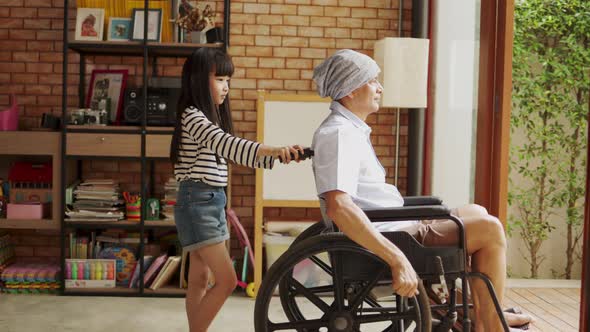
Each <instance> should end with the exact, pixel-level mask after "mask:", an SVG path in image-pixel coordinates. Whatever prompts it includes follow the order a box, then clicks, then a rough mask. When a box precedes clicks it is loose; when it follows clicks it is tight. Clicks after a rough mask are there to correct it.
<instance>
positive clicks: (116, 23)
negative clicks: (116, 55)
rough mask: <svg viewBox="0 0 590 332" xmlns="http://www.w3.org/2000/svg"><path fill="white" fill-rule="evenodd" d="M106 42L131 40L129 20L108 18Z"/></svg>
mask: <svg viewBox="0 0 590 332" xmlns="http://www.w3.org/2000/svg"><path fill="white" fill-rule="evenodd" d="M107 31H108V34H107V40H109V41H128V40H130V39H131V34H130V33H131V19H130V18H127V17H111V18H109V29H108V30H107Z"/></svg>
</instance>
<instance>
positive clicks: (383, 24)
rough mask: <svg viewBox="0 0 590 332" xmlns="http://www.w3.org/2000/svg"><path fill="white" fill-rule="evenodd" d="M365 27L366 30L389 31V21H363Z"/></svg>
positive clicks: (373, 19) (372, 19)
mask: <svg viewBox="0 0 590 332" xmlns="http://www.w3.org/2000/svg"><path fill="white" fill-rule="evenodd" d="M363 27H364V28H365V29H387V28H389V20H382V19H376V18H371V19H368V18H366V19H363Z"/></svg>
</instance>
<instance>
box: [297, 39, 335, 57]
mask: <svg viewBox="0 0 590 332" xmlns="http://www.w3.org/2000/svg"><path fill="white" fill-rule="evenodd" d="M336 43H338V41H336ZM301 57H302V58H315V59H324V58H325V57H326V50H325V49H321V48H306V49H302V50H301Z"/></svg>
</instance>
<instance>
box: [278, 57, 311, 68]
mask: <svg viewBox="0 0 590 332" xmlns="http://www.w3.org/2000/svg"><path fill="white" fill-rule="evenodd" d="M285 68H297V69H311V68H313V63H312V61H311V60H310V59H287V61H286V63H285Z"/></svg>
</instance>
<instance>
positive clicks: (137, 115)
mask: <svg viewBox="0 0 590 332" xmlns="http://www.w3.org/2000/svg"><path fill="white" fill-rule="evenodd" d="M140 96H141V95H140V90H139V89H134V88H133V89H131V88H130V89H125V98H124V101H123V102H124V104H123V105H124V108H123V121H124V122H125V123H128V124H140V123H141V114H142V109H143V98H140Z"/></svg>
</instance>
